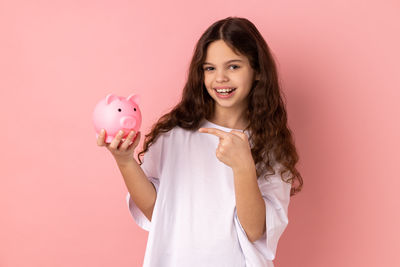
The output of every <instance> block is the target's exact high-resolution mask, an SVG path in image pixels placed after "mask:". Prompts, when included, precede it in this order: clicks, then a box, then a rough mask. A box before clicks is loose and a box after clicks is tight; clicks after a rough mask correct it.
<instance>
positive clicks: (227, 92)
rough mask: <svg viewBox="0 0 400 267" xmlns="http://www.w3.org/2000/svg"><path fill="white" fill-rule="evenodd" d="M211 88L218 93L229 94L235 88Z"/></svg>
mask: <svg viewBox="0 0 400 267" xmlns="http://www.w3.org/2000/svg"><path fill="white" fill-rule="evenodd" d="M213 89H214V91H215V92H216V93H217V94H219V95H229V94H231V93H232V92H234V91H235V90H236V88H232V89H225V90H219V92H218V90H217V89H215V88H213Z"/></svg>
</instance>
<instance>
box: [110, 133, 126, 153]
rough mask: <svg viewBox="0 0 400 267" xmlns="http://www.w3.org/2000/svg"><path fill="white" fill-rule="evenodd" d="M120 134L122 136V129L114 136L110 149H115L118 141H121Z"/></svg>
mask: <svg viewBox="0 0 400 267" xmlns="http://www.w3.org/2000/svg"><path fill="white" fill-rule="evenodd" d="M122 136H124V131H123V130H120V131H119V132H118V134H117V135H116V136H115V137H114V139H113V140H112V141H111V143H110V146H109V147H110V148H111V149H117V148H118V145H119V143H120V142H121V139H122Z"/></svg>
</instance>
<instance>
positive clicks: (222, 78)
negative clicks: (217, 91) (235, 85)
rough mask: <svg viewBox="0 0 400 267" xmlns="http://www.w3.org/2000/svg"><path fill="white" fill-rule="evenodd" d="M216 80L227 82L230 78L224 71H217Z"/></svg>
mask: <svg viewBox="0 0 400 267" xmlns="http://www.w3.org/2000/svg"><path fill="white" fill-rule="evenodd" d="M216 80H217V82H225V81H227V80H228V77H227V76H226V74H225V72H224V71H217V76H216Z"/></svg>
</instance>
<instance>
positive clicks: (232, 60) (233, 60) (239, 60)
mask: <svg viewBox="0 0 400 267" xmlns="http://www.w3.org/2000/svg"><path fill="white" fill-rule="evenodd" d="M235 61H238V62H243V60H241V59H231V60H229V61H227V62H225V64H228V63H231V62H235ZM206 64H210V65H212V63H208V62H204V63H203V65H206Z"/></svg>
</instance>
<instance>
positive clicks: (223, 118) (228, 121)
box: [208, 114, 249, 130]
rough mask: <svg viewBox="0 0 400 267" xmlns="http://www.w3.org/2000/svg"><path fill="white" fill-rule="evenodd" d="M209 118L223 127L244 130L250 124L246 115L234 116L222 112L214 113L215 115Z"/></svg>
mask: <svg viewBox="0 0 400 267" xmlns="http://www.w3.org/2000/svg"><path fill="white" fill-rule="evenodd" d="M208 120H209V121H210V122H212V123H215V124H217V125H221V126H223V127H227V128H231V129H240V130H244V129H245V128H246V127H247V126H248V124H249V121H248V120H247V118H246V117H245V116H234V115H231V114H225V115H222V114H220V115H219V116H217V115H216V114H214V116H212V117H211V118H209V119H208Z"/></svg>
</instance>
